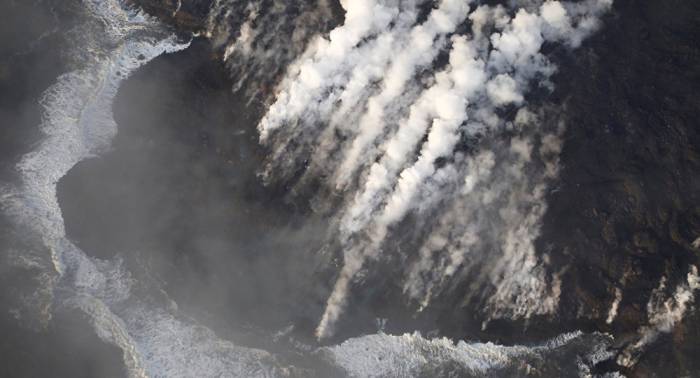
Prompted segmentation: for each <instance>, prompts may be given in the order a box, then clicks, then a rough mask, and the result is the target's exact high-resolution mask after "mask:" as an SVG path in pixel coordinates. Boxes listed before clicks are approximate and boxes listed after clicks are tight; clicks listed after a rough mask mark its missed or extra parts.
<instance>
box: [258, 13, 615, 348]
mask: <svg viewBox="0 0 700 378" xmlns="http://www.w3.org/2000/svg"><path fill="white" fill-rule="evenodd" d="M473 3H474V2H473V1H470V0H442V1H439V2H436V4H435V5H434V6H433V7H430V8H428V7H425V5H426V2H425V1H397V0H357V1H345V2H341V4H342V6H343V8H344V9H345V11H346V17H345V22H344V24H343V25H341V26H339V27H337V28H336V29H334V30H333V31H331V32H330V34H329V35H328V37H327V38H322V37H319V38H318V39H316V41H315V42H313V43H312V44H311V45H310V46H309V48H308V49H307V50H306V52H305V53H303V54H302V55H301V56H300V58H299V59H297V61H296V62H295V63H294V64H292V65H291V66H290V68H289V69H288V71H287V75H286V76H285V78H284V79H283V80H282V82H281V84H280V85H279V88H278V93H277V96H276V100H275V102H274V103H272V104H271V106H270V107H269V109H268V112H267V114H266V115H265V117H264V118H263V120H262V121H261V122H260V124H259V131H260V139H261V142H262V143H264V144H266V145H267V146H268V147H269V148H270V149H271V155H270V159H269V160H268V163H267V166H266V168H265V177H266V178H267V179H268V180H280V181H284V180H288V179H290V178H291V177H293V176H294V175H295V174H296V173H295V172H298V171H300V170H301V171H302V172H303V175H302V177H301V178H300V179H299V180H298V182H297V183H296V185H297V189H298V188H303V187H304V185H307V184H308V183H310V182H312V181H313V180H316V181H321V183H322V187H324V188H325V189H322V190H321V193H320V194H318V195H319V196H336V195H340V196H339V197H340V198H344V200H343V201H342V203H341V204H340V205H339V206H340V208H339V209H332V211H334V212H335V213H336V214H337V215H336V222H337V230H338V232H337V233H335V234H334V235H332V236H331V238H332V241H333V242H334V243H337V244H338V245H339V246H340V248H342V251H343V255H344V265H343V267H342V268H341V270H340V272H339V275H338V278H337V281H336V284H335V287H334V289H333V291H332V293H331V295H330V297H329V298H328V302H327V306H326V311H325V313H324V315H323V317H322V319H321V322H320V324H319V326H318V328H317V336H318V337H319V338H325V337H328V336H331V335H332V334H333V332H334V327H335V324H336V322H337V321H338V319H339V317H340V315H341V314H342V311H343V309H344V306H345V305H346V302H347V296H348V292H349V290H350V289H351V287H352V282H353V280H354V278H355V277H356V275H357V273H358V272H359V271H360V270H361V269H362V268H363V266H364V264H365V262H366V261H367V260H368V259H375V258H378V257H379V256H380V255H381V252H382V250H390V249H391V245H389V244H388V243H386V241H387V238H389V237H390V236H391V235H392V232H394V231H396V229H397V228H398V227H400V223H401V222H402V221H403V220H404V219H405V218H406V216H407V215H408V214H409V213H415V214H417V215H419V216H420V215H421V214H425V216H426V218H424V219H421V222H422V223H421V224H422V225H424V228H425V229H426V230H431V231H429V232H428V233H427V235H426V236H425V237H424V242H423V245H422V247H420V251H419V253H418V256H416V258H415V259H414V260H415V261H414V262H413V265H411V266H410V267H409V268H408V269H407V271H406V275H405V277H406V282H405V285H404V289H405V292H406V293H407V294H408V295H409V296H410V297H411V298H414V299H416V300H418V301H419V302H420V303H421V304H422V305H423V306H425V305H427V304H428V303H429V301H430V299H431V298H432V297H433V296H435V295H437V294H439V292H440V291H442V290H445V289H448V288H449V287H450V286H451V285H456V284H458V283H459V282H460V280H461V279H462V278H464V277H465V276H466V275H472V276H474V275H476V276H477V277H479V278H480V279H481V280H482V281H483V282H486V283H487V284H488V285H490V287H491V288H492V290H491V297H490V298H489V299H488V300H487V301H486V304H487V307H488V309H489V311H490V314H491V316H492V317H502V316H508V317H529V316H532V315H534V314H548V313H552V312H553V311H554V310H555V309H556V307H557V305H558V297H559V282H558V278H557V274H555V275H554V277H551V279H547V278H548V277H547V272H546V270H545V268H544V267H543V264H544V263H546V256H545V257H542V256H538V255H536V253H535V250H534V241H535V240H536V238H537V237H538V235H539V227H540V220H541V218H542V216H543V214H544V212H545V210H546V205H545V203H544V199H545V195H546V188H547V183H548V182H549V181H551V180H553V179H555V178H556V176H557V173H558V168H557V167H558V154H559V151H560V149H561V142H560V135H561V133H562V131H563V126H561V125H558V124H556V125H555V126H554V127H549V129H546V127H545V124H546V123H545V122H543V121H542V120H541V119H540V118H539V117H538V116H536V115H535V114H533V113H532V112H530V111H528V110H527V105H528V92H529V90H530V89H531V88H533V87H536V86H540V87H544V88H551V85H552V84H551V83H550V82H549V78H550V77H551V76H552V75H553V73H554V72H555V71H556V67H554V65H553V64H552V63H551V62H550V61H549V60H548V59H547V57H546V56H544V55H543V54H542V52H541V51H542V47H543V46H544V45H545V44H546V43H559V44H564V45H567V46H569V47H572V48H575V47H578V46H579V45H580V44H581V43H582V41H583V40H584V39H585V38H586V37H587V36H588V35H590V34H591V33H592V32H593V31H595V30H596V29H597V28H598V26H599V18H600V16H601V15H602V14H603V13H604V12H606V11H607V10H608V9H609V8H610V7H611V4H612V0H587V1H584V2H576V3H570V2H560V1H551V0H548V1H530V2H529V3H528V4H527V5H511V6H501V5H498V6H489V5H478V6H477V4H473ZM425 12H427V13H425ZM516 110H517V111H516ZM509 114H510V115H509ZM555 123H556V122H555ZM465 145H468V147H465ZM441 209H442V210H441ZM428 214H432V216H430V217H428V216H427V215H428ZM435 214H437V216H434V215H435ZM412 261H413V260H412ZM477 263H478V265H479V266H480V269H481V270H480V271H479V272H474V271H473V270H472V269H470V267H473V266H475V265H476V264H477ZM479 282H481V281H479Z"/></svg>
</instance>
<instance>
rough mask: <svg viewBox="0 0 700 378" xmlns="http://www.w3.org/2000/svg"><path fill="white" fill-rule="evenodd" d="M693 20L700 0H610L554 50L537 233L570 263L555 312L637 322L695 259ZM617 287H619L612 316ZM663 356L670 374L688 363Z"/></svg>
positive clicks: (699, 186)
mask: <svg viewBox="0 0 700 378" xmlns="http://www.w3.org/2000/svg"><path fill="white" fill-rule="evenodd" d="M698 20H700V3H698V2H692V1H690V2H689V1H664V2H638V1H630V0H616V1H615V12H614V14H613V15H611V16H610V17H608V18H607V19H606V20H605V28H604V30H602V31H601V32H600V33H598V34H597V35H596V36H594V37H593V38H592V39H591V40H590V41H589V42H588V43H586V45H585V47H584V48H583V49H582V50H580V51H578V52H576V53H574V54H573V55H564V56H561V57H560V58H561V61H560V62H559V66H560V68H561V70H560V73H559V75H558V77H557V78H555V81H556V82H557V92H556V95H557V96H559V97H560V98H562V99H564V100H565V102H564V103H565V106H566V107H565V109H566V117H567V119H568V122H567V124H568V130H567V134H566V141H565V144H564V150H563V153H562V156H561V159H562V163H563V170H562V173H561V184H560V186H559V188H557V190H556V192H554V193H552V194H551V195H550V198H549V199H548V203H549V212H548V214H547V217H546V219H545V226H544V230H543V235H542V237H541V239H540V241H541V249H543V248H547V249H549V250H551V251H553V261H554V262H555V263H554V265H555V266H557V267H560V266H568V267H569V268H568V270H567V272H566V274H565V275H564V287H563V289H562V292H563V293H567V294H566V295H563V296H562V301H561V304H560V313H559V316H560V317H561V318H562V320H567V319H569V320H572V319H590V320H592V321H593V323H595V325H591V327H594V328H597V329H602V330H611V331H613V332H614V333H615V334H618V335H621V334H624V333H626V332H630V331H635V330H636V329H637V328H638V327H639V326H640V325H642V324H645V323H646V321H647V314H646V304H647V302H648V300H649V296H650V293H651V291H652V290H653V289H654V288H656V287H657V286H658V285H659V281H660V280H661V277H662V276H665V277H667V278H668V279H669V286H670V287H671V288H675V285H676V284H677V283H679V282H682V281H684V280H685V279H686V275H687V273H688V270H689V264H698V261H699V259H698V257H699V256H700V254H699V253H698V252H699V251H698V250H697V249H695V248H693V246H692V243H693V241H694V240H695V239H696V238H698V237H700V128H698V125H697V122H698V121H697V119H698V116H699V115H700V114H699V112H700V111H699V110H698V109H700V94H699V93H698V92H697V86H698V83H700V47H699V46H698V43H697V41H698V40H699V38H700V23H699V22H698ZM615 288H619V289H621V290H622V293H623V297H622V302H621V303H620V309H619V315H618V317H617V318H616V319H615V321H614V322H613V323H612V325H611V326H608V325H606V324H605V320H606V317H607V315H608V310H609V308H610V305H611V303H612V301H613V299H614V290H615ZM689 319H690V318H689ZM689 322H690V320H687V321H686V322H685V323H684V324H687V323H689ZM688 325H689V326H690V327H696V326H693V325H690V324H688ZM689 332H691V333H692V332H697V331H689ZM665 340H666V342H665V343H663V344H665V345H667V344H668V343H671V342H673V340H671V338H670V337H669V338H668V339H665ZM665 350H666V351H669V350H670V349H665ZM657 352H658V351H657ZM679 362H680V361H679ZM665 365H669V367H671V366H673V368H674V369H675V370H673V371H674V374H671V375H674V376H676V374H678V375H683V374H688V372H689V371H692V370H687V369H689V365H686V364H678V365H676V364H665ZM695 368H696V369H697V366H696V367H695Z"/></svg>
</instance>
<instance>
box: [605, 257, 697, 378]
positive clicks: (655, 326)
mask: <svg viewBox="0 0 700 378" xmlns="http://www.w3.org/2000/svg"><path fill="white" fill-rule="evenodd" d="M666 280H667V279H666V277H662V278H661V282H659V286H658V287H657V288H656V289H655V290H654V291H652V293H651V296H650V298H649V302H648V303H647V316H648V324H647V325H645V326H642V327H641V329H640V330H639V339H638V340H636V342H634V343H631V344H630V345H628V346H627V347H626V348H625V349H624V350H623V351H622V353H620V355H618V357H617V363H618V364H619V365H621V366H626V367H631V366H634V365H635V364H636V363H637V360H638V359H639V357H640V356H641V354H642V353H643V352H644V351H645V349H646V348H647V346H648V345H649V344H651V343H653V342H654V341H656V339H657V338H658V337H659V335H661V334H662V333H668V332H671V331H672V330H673V328H674V327H675V326H676V324H678V323H679V322H680V321H681V320H683V316H684V315H685V313H686V311H688V309H689V307H690V306H691V305H692V304H693V302H694V301H695V291H696V290H698V289H700V276H698V268H697V267H696V266H695V265H691V266H690V271H689V272H688V274H687V276H686V282H682V283H681V284H679V285H678V286H677V287H676V289H675V290H674V291H673V293H672V295H671V296H668V295H666V294H667V293H666V292H667V289H668V287H667V286H668V285H667V282H666Z"/></svg>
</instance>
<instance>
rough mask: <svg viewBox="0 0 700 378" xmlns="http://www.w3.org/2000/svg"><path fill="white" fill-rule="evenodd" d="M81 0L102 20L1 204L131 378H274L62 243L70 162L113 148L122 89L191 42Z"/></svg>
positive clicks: (60, 83)
mask: <svg viewBox="0 0 700 378" xmlns="http://www.w3.org/2000/svg"><path fill="white" fill-rule="evenodd" d="M84 4H85V6H86V9H87V10H88V11H89V12H90V17H92V18H94V20H99V22H98V23H94V22H92V21H91V20H87V21H86V26H85V27H84V28H85V30H83V33H82V34H80V33H79V34H80V35H81V37H82V38H85V39H84V40H81V41H79V43H78V44H79V45H80V46H79V47H80V48H83V49H84V48H90V49H92V50H91V51H90V54H89V55H88V56H87V58H86V60H85V61H84V62H81V63H82V66H83V68H81V69H79V70H76V71H73V72H69V73H67V74H64V75H61V76H60V77H59V78H58V79H57V82H56V83H55V84H54V85H53V86H51V87H50V88H49V89H48V90H47V91H46V92H45V93H44V95H43V98H42V100H41V104H42V106H43V108H44V114H43V122H42V124H41V125H40V129H41V131H42V132H43V133H44V135H45V136H44V138H43V140H42V141H41V143H40V144H39V146H38V147H37V148H36V149H35V150H34V151H32V152H30V153H28V154H26V155H25V156H24V157H23V158H22V160H21V161H20V163H19V164H18V166H17V170H18V171H19V172H20V174H21V186H20V187H18V188H13V189H12V190H11V192H10V194H8V195H5V196H3V205H4V208H5V209H6V210H8V211H9V212H10V213H11V214H12V215H14V216H15V219H16V220H17V221H18V222H19V223H20V224H22V225H24V226H25V227H27V229H28V230H31V231H33V232H35V233H36V234H37V235H40V236H41V237H42V239H43V242H44V244H45V245H46V246H47V247H48V249H49V250H50V251H51V253H52V260H53V261H54V268H55V270H56V271H57V272H58V274H59V277H60V281H59V283H58V284H59V285H60V289H61V296H60V297H57V298H56V300H57V301H58V304H59V305H61V306H71V307H74V308H78V309H81V310H82V311H83V312H84V313H86V314H87V315H89V317H90V319H91V321H92V323H93V326H94V328H95V330H96V332H97V334H98V335H99V336H100V337H101V338H102V339H104V340H105V341H108V342H111V343H113V344H114V345H116V346H118V347H119V348H121V350H122V351H123V356H124V363H125V365H126V367H127V369H128V373H129V375H130V376H133V377H146V376H167V377H193V376H221V377H240V376H251V377H252V376H270V375H271V374H272V373H271V372H272V371H273V369H274V367H273V366H274V365H273V364H272V363H271V362H269V361H266V360H265V359H266V358H267V357H268V356H269V354H267V353H266V352H263V351H258V350H253V349H246V348H240V347H236V346H235V345H233V344H232V343H230V342H228V341H223V340H220V339H218V338H217V337H216V336H215V335H214V334H213V333H212V332H211V331H210V330H208V329H206V328H204V327H201V326H198V325H196V323H194V322H192V321H185V320H179V319H178V318H177V317H176V315H173V314H171V313H169V312H168V311H165V310H163V309H160V308H159V307H154V306H149V305H147V304H146V303H148V302H147V301H143V300H140V299H138V298H134V297H133V294H132V290H131V287H132V279H131V277H130V274H129V273H128V272H127V271H125V269H124V267H123V264H122V263H121V260H120V259H118V258H117V259H114V260H109V261H108V260H100V259H95V258H90V257H88V256H87V255H85V253H83V251H81V250H80V249H79V248H77V247H76V246H75V245H73V244H72V243H71V242H70V241H69V240H68V239H67V238H66V231H65V226H64V223H63V218H62V214H61V210H60V207H59V205H58V200H57V197H56V184H57V183H58V181H59V180H60V179H61V177H63V176H64V175H65V174H66V173H67V172H68V171H69V170H70V169H71V168H72V167H73V166H74V165H75V164H77V163H78V162H80V161H81V160H83V159H85V158H87V157H90V156H93V155H95V154H98V153H100V152H102V151H104V150H105V149H106V148H108V147H109V145H110V142H111V140H112V138H113V137H114V136H115V134H116V132H117V125H116V123H115V121H114V119H113V117H112V109H111V107H112V102H113V100H114V98H115V96H116V94H117V91H118V89H119V85H120V83H121V82H122V81H123V80H124V79H125V78H127V77H128V76H129V75H130V74H132V73H133V72H134V71H135V70H136V69H138V68H139V67H141V66H142V65H144V64H146V63H147V62H149V61H150V60H152V59H154V58H155V57H157V56H159V55H161V54H163V53H171V52H175V51H179V50H182V49H185V48H187V46H188V45H189V44H188V43H181V42H178V41H177V39H176V38H175V37H174V36H172V35H168V34H167V33H165V31H164V30H162V29H161V28H160V27H159V26H158V24H157V23H155V22H154V21H152V20H150V19H149V18H148V17H147V16H145V15H144V14H142V13H140V12H137V11H133V10H128V9H125V8H123V6H122V4H121V3H119V2H118V1H117V0H104V1H99V0H86V1H85V2H84ZM95 24H96V25H98V26H97V27H95ZM90 26H92V27H90Z"/></svg>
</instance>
